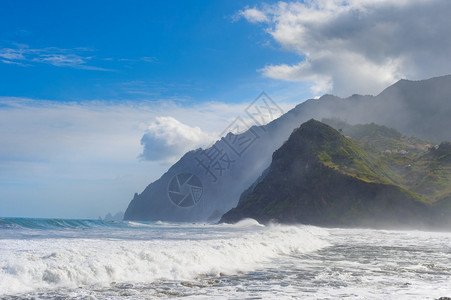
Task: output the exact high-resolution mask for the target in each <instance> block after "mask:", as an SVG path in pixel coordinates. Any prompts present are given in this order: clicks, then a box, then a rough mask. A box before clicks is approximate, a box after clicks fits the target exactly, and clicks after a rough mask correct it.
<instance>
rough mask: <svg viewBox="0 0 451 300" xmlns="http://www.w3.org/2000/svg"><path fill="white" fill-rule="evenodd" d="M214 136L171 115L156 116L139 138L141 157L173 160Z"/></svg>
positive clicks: (201, 145)
mask: <svg viewBox="0 0 451 300" xmlns="http://www.w3.org/2000/svg"><path fill="white" fill-rule="evenodd" d="M214 138H215V136H214V135H210V134H209V133H206V132H204V131H202V130H201V129H200V128H199V127H191V126H189V125H186V124H183V123H181V122H179V121H178V120H176V119H174V118H172V117H157V118H156V120H155V122H153V123H152V124H150V125H149V127H148V129H147V132H146V133H145V134H144V136H143V137H142V139H141V145H143V147H144V149H143V153H142V154H141V157H142V158H143V159H145V160H151V161H167V162H172V163H173V162H175V161H176V160H177V159H179V158H180V157H181V156H182V155H183V154H184V153H185V152H187V151H190V150H193V149H196V148H199V147H205V146H207V145H208V144H209V143H211V142H212V141H213V140H214Z"/></svg>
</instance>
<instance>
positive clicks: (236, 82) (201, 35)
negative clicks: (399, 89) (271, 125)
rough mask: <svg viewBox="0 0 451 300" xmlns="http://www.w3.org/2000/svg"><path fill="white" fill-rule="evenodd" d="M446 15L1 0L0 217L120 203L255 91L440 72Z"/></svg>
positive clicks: (445, 58)
mask: <svg viewBox="0 0 451 300" xmlns="http://www.w3.org/2000/svg"><path fill="white" fill-rule="evenodd" d="M450 15H451V1H449V0H430V1H424V0H346V1H342V0H305V1H280V2H277V1H244V0H243V1H219V0H218V1H204V0H196V1H194V0H192V1H188V0H167V1H22V0H14V1H12V0H11V1H8V0H7V1H2V3H1V5H0V78H1V80H0V217H1V216H11V217H64V218H97V216H99V215H101V216H104V215H105V214H106V213H108V212H112V213H115V212H117V211H120V210H122V211H123V210H125V209H126V207H127V205H128V203H129V201H130V200H131V199H132V197H133V194H134V193H135V192H141V191H142V190H143V189H144V188H145V187H146V186H147V185H148V184H149V183H150V182H152V181H153V180H156V179H158V178H159V177H160V176H161V175H162V174H163V173H164V172H165V171H166V170H167V169H168V168H169V167H170V165H171V164H172V163H173V162H174V161H175V160H177V159H178V158H179V157H180V156H181V155H183V153H185V152H186V151H189V150H191V149H192V148H197V147H205V146H207V145H208V144H209V143H211V142H212V141H214V140H215V139H218V138H219V134H220V133H221V132H222V131H223V130H224V129H225V128H227V126H228V125H229V124H230V122H232V121H233V120H234V119H235V118H236V117H238V116H240V117H242V118H244V119H245V118H246V114H245V113H244V109H245V108H246V106H247V105H248V104H249V103H250V102H251V101H252V100H254V99H255V97H257V96H258V95H259V94H260V93H261V92H262V91H265V92H266V93H268V94H269V95H270V96H271V97H272V98H273V100H274V101H276V102H277V103H278V104H279V106H280V107H282V109H283V110H284V111H287V110H289V109H290V108H292V107H293V106H294V105H296V104H299V103H301V102H303V101H304V100H306V99H308V98H312V97H317V96H321V95H323V94H325V93H332V94H335V95H338V96H342V97H346V96H350V95H352V94H354V93H360V94H378V93H379V92H381V91H382V90H383V89H384V88H385V87H387V86H388V85H390V84H393V83H395V82H396V81H397V80H399V79H401V78H407V79H413V80H416V79H424V78H429V77H433V76H439V75H445V74H449V73H451V60H450V59H449V53H451V34H450V28H451V20H450V18H449V16H450ZM248 121H251V120H248ZM143 137H145V142H144V143H143V144H141V140H142V139H143ZM152 148H154V149H159V151H160V152H161V153H158V155H156V156H155V157H152V155H150V156H149V155H147V152H146V155H143V153H144V149H146V151H147V150H148V149H152ZM149 153H152V151H150V152H149Z"/></svg>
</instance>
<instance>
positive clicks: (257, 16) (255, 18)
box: [238, 8, 269, 23]
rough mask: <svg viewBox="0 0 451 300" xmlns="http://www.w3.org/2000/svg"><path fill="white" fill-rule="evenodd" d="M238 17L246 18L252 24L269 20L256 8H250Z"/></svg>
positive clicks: (241, 12)
mask: <svg viewBox="0 0 451 300" xmlns="http://www.w3.org/2000/svg"><path fill="white" fill-rule="evenodd" d="M238 16H242V17H244V18H245V19H246V20H247V21H249V22H251V23H260V22H266V21H268V20H269V19H268V17H267V16H266V15H265V13H264V12H262V11H261V10H258V9H255V8H248V9H245V10H242V11H240V12H239V13H238Z"/></svg>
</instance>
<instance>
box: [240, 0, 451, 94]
mask: <svg viewBox="0 0 451 300" xmlns="http://www.w3.org/2000/svg"><path fill="white" fill-rule="evenodd" d="M240 14H241V15H242V16H243V17H245V18H246V19H247V20H248V21H250V22H253V23H254V22H256V19H255V18H254V19H252V17H246V16H254V15H255V16H258V15H261V16H265V17H266V18H267V19H261V21H260V22H262V21H265V22H267V29H266V30H267V32H268V33H269V34H270V35H271V36H272V38H274V40H275V41H277V42H278V43H279V44H280V45H281V46H282V47H283V49H285V50H288V51H292V52H294V53H296V54H298V55H299V56H300V62H299V63H296V64H293V65H288V64H277V65H274V64H268V65H267V66H265V67H263V68H262V69H261V72H262V73H263V74H264V75H265V76H267V77H270V78H275V79H281V80H287V81H303V82H310V83H311V86H312V91H313V92H314V93H315V94H318V93H324V92H332V93H334V94H338V95H340V96H349V95H351V94H353V93H356V92H358V93H372V94H375V93H378V92H380V91H381V90H382V89H383V88H384V87H386V86H387V85H389V84H391V83H393V82H395V81H396V80H398V79H401V78H409V79H420V78H427V77H432V76H437V75H443V74H448V73H451V60H450V59H449V53H450V52H451V35H450V34H449V28H451V18H449V15H450V14H451V1H448V0H434V1H426V0H411V1H407V0H403V1H399V0H364V1H361V0H348V1H342V0H318V1H313V0H309V1H303V2H279V3H277V4H275V5H263V6H262V7H254V8H248V9H245V10H244V11H242V12H240Z"/></svg>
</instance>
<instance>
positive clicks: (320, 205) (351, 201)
mask: <svg viewBox="0 0 451 300" xmlns="http://www.w3.org/2000/svg"><path fill="white" fill-rule="evenodd" d="M386 173H387V170H386V168H385V166H384V165H383V164H381V163H380V161H379V160H378V159H377V156H376V155H375V154H374V153H371V152H369V151H366V150H364V149H363V148H362V147H361V145H359V144H358V143H356V142H353V141H351V140H350V139H348V138H345V137H344V136H343V135H341V134H340V133H339V132H337V131H336V130H334V129H333V128H331V127H329V126H328V125H325V124H323V123H320V122H318V121H315V120H310V121H308V122H306V123H304V124H303V125H302V126H301V127H300V128H299V129H297V130H295V131H294V132H293V133H292V135H291V136H290V138H289V139H288V141H287V142H286V143H285V144H284V145H283V146H282V147H281V148H280V149H278V150H277V151H276V152H275V153H274V155H273V159H272V163H271V165H270V167H269V170H268V171H267V175H266V176H265V177H264V178H262V179H261V180H260V181H259V182H258V183H257V184H255V185H254V187H253V188H252V191H247V193H244V194H243V196H242V198H241V199H240V202H239V204H238V206H237V207H236V208H234V209H232V210H230V211H229V212H228V213H226V214H225V215H224V216H223V217H222V219H221V221H222V222H235V221H238V220H240V219H242V218H254V219H256V220H258V221H261V222H268V221H270V220H276V221H278V222H283V223H304V224H315V225H326V226H371V227H390V226H415V227H425V226H429V225H431V224H432V223H433V222H434V214H433V209H432V205H431V204H430V203H427V200H426V199H424V198H423V197H422V196H421V195H418V194H415V193H413V192H411V191H408V190H407V189H405V188H403V187H401V186H399V185H396V184H394V183H393V181H392V180H391V179H390V178H388V177H387V176H385V174H386Z"/></svg>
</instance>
